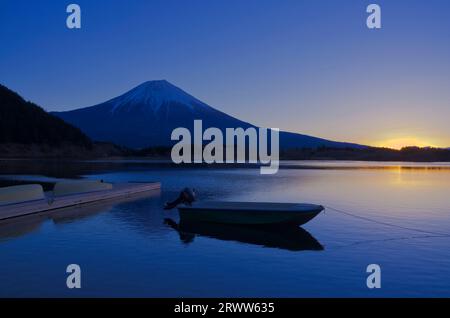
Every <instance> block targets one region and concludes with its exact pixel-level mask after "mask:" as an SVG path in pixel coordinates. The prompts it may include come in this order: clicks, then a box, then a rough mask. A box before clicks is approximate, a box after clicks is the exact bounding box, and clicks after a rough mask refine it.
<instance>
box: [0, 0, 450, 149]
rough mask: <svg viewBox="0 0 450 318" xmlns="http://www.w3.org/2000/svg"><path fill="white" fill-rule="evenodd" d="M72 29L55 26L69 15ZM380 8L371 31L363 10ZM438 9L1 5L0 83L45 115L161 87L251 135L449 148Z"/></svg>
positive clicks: (145, 2)
mask: <svg viewBox="0 0 450 318" xmlns="http://www.w3.org/2000/svg"><path fill="white" fill-rule="evenodd" d="M72 2H74V3H78V4H80V6H81V8H82V29H81V30H69V29H67V28H66V26H65V20H66V17H67V14H66V13H65V8H66V6H67V5H68V4H69V3H72ZM370 3H378V4H380V5H381V7H382V23H383V28H382V29H381V30H376V31H375V30H369V29H367V27H366V25H365V20H366V17H367V14H366V12H365V8H366V6H367V5H368V4H370ZM449 12H450V1H447V0H431V1H430V0H427V1H425V0H423V1H422V0H403V1H402V0H395V1H379V0H377V1H375V0H373V1H372V0H371V1H364V0H345V1H344V0H343V1H337V0H330V1H325V0H322V1H318V0H308V1H306V0H305V1H301V0H292V1H289V0H227V1H225V0H214V1H211V0H191V1H181V0H177V1H176V0H163V1H153V0H128V1H118V0H116V1H114V0H109V1H107V0H74V1H56V0H41V1H23V0H14V1H13V0H11V1H10V0H2V1H1V2H0V39H1V46H0V83H3V84H5V85H6V86H8V87H10V88H12V89H13V90H16V91H17V92H19V93H20V94H22V95H23V96H24V97H25V98H27V99H29V100H32V101H34V102H36V103H38V104H40V105H41V106H43V107H44V108H45V109H47V110H67V109H74V108H79V107H86V106H90V105H94V104H97V103H100V102H103V101H105V100H107V99H110V98H112V97H115V96H117V95H119V94H122V93H124V92H125V91H127V90H129V89H131V88H132V87H134V86H136V85H138V84H140V83H141V82H144V81H147V80H152V79H167V80H168V81H170V82H172V83H173V84H175V85H177V86H179V87H181V88H183V89H184V90H186V91H187V92H189V93H191V94H192V95H194V96H196V97H197V98H199V99H201V100H203V101H205V102H206V103H208V104H210V105H211V106H213V107H216V108H218V109H220V110H222V111H225V112H227V113H229V114H231V115H233V116H236V117H239V118H240V119H243V120H246V121H250V122H252V123H255V124H258V125H262V126H270V127H279V128H281V129H284V130H289V131H295V132H301V133H307V134H311V135H315V136H319V137H325V138H329V139H335V140H344V141H351V142H359V143H366V144H372V145H387V146H399V145H406V144H412V143H415V144H418V145H435V146H447V147H450V124H449V118H450V89H449V88H450V14H449Z"/></svg>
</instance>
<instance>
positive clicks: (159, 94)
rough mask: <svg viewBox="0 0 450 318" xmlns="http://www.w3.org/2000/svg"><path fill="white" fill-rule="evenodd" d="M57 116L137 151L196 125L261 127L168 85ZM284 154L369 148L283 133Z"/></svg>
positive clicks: (162, 83) (163, 143) (160, 83)
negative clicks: (294, 150) (286, 150)
mask: <svg viewBox="0 0 450 318" xmlns="http://www.w3.org/2000/svg"><path fill="white" fill-rule="evenodd" d="M53 114H54V115H56V116H58V117H60V118H62V119H64V120H65V121H67V122H68V123H70V124H72V125H74V126H76V127H78V128H80V129H81V130H82V131H84V132H85V133H86V134H87V135H88V136H90V137H91V138H92V139H94V140H98V141H108V142H114V143H116V144H119V145H124V146H127V147H132V148H145V147H155V146H170V145H172V144H173V143H174V142H173V141H171V140H170V136H171V133H172V131H173V129H175V128H177V127H185V128H188V129H189V130H191V131H193V123H194V120H196V119H201V120H202V121H203V129H206V128H209V127H217V128H219V129H221V130H222V131H224V130H225V129H226V128H237V127H241V128H244V129H246V128H248V127H256V126H254V125H252V124H251V123H248V122H245V121H242V120H239V119H237V118H234V117H232V116H230V115H227V114H225V113H223V112H221V111H219V110H217V109H215V108H213V107H211V106H209V105H207V104H206V103H204V102H202V101H200V100H198V99H197V98H195V97H193V96H192V95H190V94H188V93H186V92H185V91H183V90H182V89H180V88H178V87H176V86H175V85H173V84H171V83H169V82H167V81H165V80H159V81H148V82H145V83H143V84H141V85H139V86H137V87H135V88H133V89H131V90H130V91H128V92H126V93H125V94H123V95H120V96H118V97H116V98H113V99H111V100H108V101H106V102H104V103H101V104H98V105H95V106H91V107H86V108H81V109H76V110H72V111H66V112H54V113H53ZM280 146H281V147H282V148H302V147H308V148H315V147H335V148H347V147H351V148H361V147H364V146H361V145H357V144H352V143H343V142H336V141H330V140H326V139H321V138H316V137H311V136H307V135H301V134H296V133H289V132H281V133H280Z"/></svg>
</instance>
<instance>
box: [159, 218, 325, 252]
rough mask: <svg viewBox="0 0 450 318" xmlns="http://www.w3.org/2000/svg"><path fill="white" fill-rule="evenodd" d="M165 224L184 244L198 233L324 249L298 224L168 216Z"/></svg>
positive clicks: (268, 244) (292, 248)
mask: <svg viewBox="0 0 450 318" xmlns="http://www.w3.org/2000/svg"><path fill="white" fill-rule="evenodd" d="M165 222H166V224H168V225H169V226H170V227H172V228H173V229H175V230H176V231H177V232H178V233H179V235H180V239H181V240H182V241H183V242H185V243H191V242H193V241H194V238H195V236H196V235H200V236H207V237H211V238H215V239H219V240H223V241H236V242H241V243H247V244H255V245H261V246H264V247H274V248H280V249H285V250H290V251H305V250H311V251H321V250H323V249H324V248H323V246H322V245H321V244H320V243H319V242H318V241H317V240H316V239H315V238H314V237H313V236H312V235H311V234H310V233H309V232H307V231H306V230H304V229H303V228H301V227H298V226H295V225H283V226H280V225H277V226H267V225H265V226H243V225H234V224H233V225H231V224H213V223H201V222H189V223H187V222H180V224H177V223H176V222H175V221H173V220H172V219H165Z"/></svg>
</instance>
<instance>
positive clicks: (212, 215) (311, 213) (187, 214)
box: [178, 201, 324, 225]
mask: <svg viewBox="0 0 450 318" xmlns="http://www.w3.org/2000/svg"><path fill="white" fill-rule="evenodd" d="M323 210H324V207H323V206H321V205H316V204H309V203H274V202H227V201H204V202H193V203H191V204H182V205H179V206H178V211H179V213H180V220H181V221H197V222H199V221H200V222H210V223H226V224H253V225H258V224H260V225H263V224H296V225H302V224H305V223H307V222H308V221H310V220H311V219H313V218H314V217H315V216H317V215H318V214H319V213H320V212H322V211H323Z"/></svg>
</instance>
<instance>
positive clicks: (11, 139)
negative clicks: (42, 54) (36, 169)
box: [0, 85, 92, 149]
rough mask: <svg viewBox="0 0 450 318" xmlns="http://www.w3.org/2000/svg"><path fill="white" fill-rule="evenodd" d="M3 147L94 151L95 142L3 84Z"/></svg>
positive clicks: (0, 91)
mask: <svg viewBox="0 0 450 318" xmlns="http://www.w3.org/2000/svg"><path fill="white" fill-rule="evenodd" d="M0 144H22V145H32V144H33V145H36V144H37V145H48V146H51V147H59V146H78V147H82V148H86V149H91V148H92V141H91V140H90V139H89V137H87V136H86V135H85V134H84V133H83V132H81V130H79V129H78V128H76V127H74V126H72V125H69V124H67V123H66V122H64V121H63V120H61V119H59V118H57V117H55V116H53V115H50V114H48V113H47V112H46V111H45V110H43V109H42V108H41V107H39V106H37V105H36V104H34V103H31V102H27V101H25V100H24V99H23V98H22V97H20V96H19V95H18V94H17V93H15V92H13V91H12V90H10V89H8V88H6V87H5V86H3V85H0Z"/></svg>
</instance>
